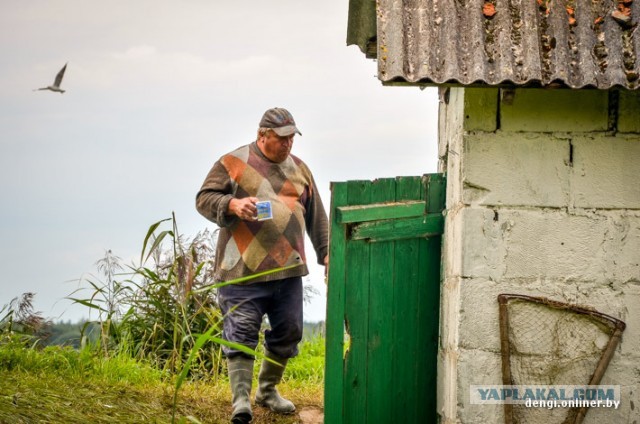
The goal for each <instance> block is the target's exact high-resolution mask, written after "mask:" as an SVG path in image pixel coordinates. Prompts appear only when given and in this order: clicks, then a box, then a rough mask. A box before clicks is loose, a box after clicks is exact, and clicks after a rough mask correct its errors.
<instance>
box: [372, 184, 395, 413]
mask: <svg viewBox="0 0 640 424" xmlns="http://www.w3.org/2000/svg"><path fill="white" fill-rule="evenodd" d="M373 186H374V190H372V193H371V201H372V202H380V201H387V200H394V199H395V186H396V181H395V178H385V179H381V180H377V181H375V182H374V184H373ZM370 252H371V262H370V276H371V286H370V289H369V343H368V346H367V349H368V352H369V355H368V370H369V373H368V385H369V388H370V389H369V391H368V398H367V410H366V416H367V417H368V422H369V423H374V422H375V423H393V422H396V421H395V419H394V406H393V403H392V402H391V399H392V397H391V396H389V393H388V392H389V388H390V387H391V384H392V369H391V363H392V362H393V350H394V343H393V342H392V340H393V256H394V243H375V244H372V245H371V247H370Z"/></svg>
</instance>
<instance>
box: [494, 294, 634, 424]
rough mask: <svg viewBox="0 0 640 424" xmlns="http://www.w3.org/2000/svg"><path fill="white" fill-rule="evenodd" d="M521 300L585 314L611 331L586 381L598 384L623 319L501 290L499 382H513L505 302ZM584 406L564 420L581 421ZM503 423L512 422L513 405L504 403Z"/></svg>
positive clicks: (576, 423)
mask: <svg viewBox="0 0 640 424" xmlns="http://www.w3.org/2000/svg"><path fill="white" fill-rule="evenodd" d="M514 300H516V301H524V302H532V303H536V304H538V305H543V306H547V307H549V308H552V309H555V310H564V311H567V312H571V313H576V314H581V315H588V316H590V317H591V318H592V319H594V320H597V321H598V322H599V323H601V324H604V325H605V326H607V327H609V329H610V330H611V337H610V339H609V342H608V343H607V345H606V347H605V348H604V350H603V352H602V355H601V356H600V359H599V360H598V363H597V365H596V368H595V370H594V371H593V374H592V375H591V378H590V380H589V383H588V385H598V384H600V381H601V380H602V377H603V376H604V373H605V371H606V370H607V367H608V366H609V362H611V359H612V358H613V355H614V353H615V350H616V347H617V346H618V344H619V343H620V339H621V337H622V333H623V331H624V330H625V328H626V324H625V322H624V321H622V320H619V319H618V318H615V317H612V316H610V315H607V314H604V313H602V312H598V311H596V310H595V309H591V308H589V307H585V306H581V305H575V304H571V303H565V302H559V301H556V300H552V299H548V298H546V297H537V296H527V295H522V294H512V293H502V294H499V295H498V304H499V318H500V351H501V359H502V384H504V385H515V383H514V382H513V376H512V374H511V347H510V344H509V330H510V328H509V310H508V306H509V302H511V301H514ZM587 411H588V407H587V406H583V407H574V408H570V410H569V413H568V414H567V419H566V420H565V421H564V423H566V424H581V423H582V421H583V420H584V417H585V415H586V414H587ZM504 422H505V424H514V421H513V405H511V404H507V403H505V404H504Z"/></svg>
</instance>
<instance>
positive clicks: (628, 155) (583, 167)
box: [571, 115, 640, 209]
mask: <svg viewBox="0 0 640 424" xmlns="http://www.w3.org/2000/svg"><path fill="white" fill-rule="evenodd" d="M636 116H637V115H636ZM638 121H640V119H638ZM572 144H573V170H572V172H571V192H572V193H571V194H572V197H573V199H574V206H576V207H580V208H626V209H640V183H638V169H640V139H639V138H630V137H621V136H618V137H606V138H604V137H603V138H600V137H584V138H583V137H581V138H576V139H574V140H573V141H572Z"/></svg>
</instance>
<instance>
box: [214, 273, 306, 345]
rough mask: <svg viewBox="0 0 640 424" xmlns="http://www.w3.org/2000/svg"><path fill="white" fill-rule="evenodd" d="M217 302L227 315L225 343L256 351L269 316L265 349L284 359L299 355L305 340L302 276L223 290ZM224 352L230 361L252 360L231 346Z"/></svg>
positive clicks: (234, 286)
mask: <svg viewBox="0 0 640 424" xmlns="http://www.w3.org/2000/svg"><path fill="white" fill-rule="evenodd" d="M218 301H219V303H220V308H221V309H222V313H223V314H224V322H223V333H222V336H223V338H224V339H225V340H227V341H230V342H234V343H239V344H242V345H244V346H247V347H249V348H251V349H253V350H255V349H256V347H257V346H258V339H259V336H260V327H261V325H262V318H263V316H264V315H265V314H266V315H267V317H268V318H269V324H270V326H271V329H270V330H267V331H265V337H264V340H265V347H266V349H267V350H269V351H270V352H272V353H274V354H276V355H278V356H280V357H282V358H292V357H294V356H296V355H297V354H298V343H300V340H302V303H303V301H302V277H292V278H285V279H283V280H276V281H269V282H264V283H253V284H246V285H239V284H232V285H228V286H224V287H220V288H219V289H218ZM222 351H223V352H224V354H225V356H226V357H227V358H232V357H234V356H239V355H240V356H248V357H251V356H250V355H247V354H246V353H243V352H241V351H239V350H237V349H233V348H230V347H228V346H222Z"/></svg>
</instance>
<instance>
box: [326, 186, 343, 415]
mask: <svg viewBox="0 0 640 424" xmlns="http://www.w3.org/2000/svg"><path fill="white" fill-rule="evenodd" d="M331 204H332V206H333V207H332V209H331V217H330V222H331V232H330V237H331V238H330V242H329V275H328V287H327V317H326V332H327V333H326V341H325V343H326V347H325V373H324V378H325V386H324V389H325V390H324V404H325V411H324V412H325V422H327V423H336V424H342V423H343V422H344V421H343V418H344V417H343V414H344V390H343V387H344V361H343V353H344V330H345V328H344V326H345V321H344V318H345V298H344V297H345V293H344V292H345V282H346V280H345V249H346V242H347V235H346V228H345V226H344V225H340V224H338V223H337V221H336V216H335V213H334V211H335V207H336V206H342V205H346V204H347V184H346V183H334V184H332V186H331Z"/></svg>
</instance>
